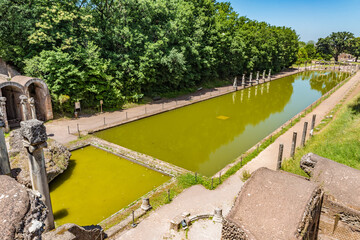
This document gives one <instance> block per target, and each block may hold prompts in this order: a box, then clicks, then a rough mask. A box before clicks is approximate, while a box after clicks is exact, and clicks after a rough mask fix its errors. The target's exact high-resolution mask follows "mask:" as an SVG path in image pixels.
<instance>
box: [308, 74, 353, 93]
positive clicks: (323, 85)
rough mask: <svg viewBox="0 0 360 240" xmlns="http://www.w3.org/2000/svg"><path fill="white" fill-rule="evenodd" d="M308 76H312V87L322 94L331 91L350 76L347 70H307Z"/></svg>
mask: <svg viewBox="0 0 360 240" xmlns="http://www.w3.org/2000/svg"><path fill="white" fill-rule="evenodd" d="M305 76H307V78H306V79H309V78H310V86H311V89H314V90H317V91H319V92H321V94H322V95H324V94H325V93H327V92H328V91H330V90H331V89H332V88H333V87H335V86H336V85H337V84H338V83H339V82H341V81H342V80H344V79H345V78H347V77H348V76H349V73H347V72H306V75H305Z"/></svg>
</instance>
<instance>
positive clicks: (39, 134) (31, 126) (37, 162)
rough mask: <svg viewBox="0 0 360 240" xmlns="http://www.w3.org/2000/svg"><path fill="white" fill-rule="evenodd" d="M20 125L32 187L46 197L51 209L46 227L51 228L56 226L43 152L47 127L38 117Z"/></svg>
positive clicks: (47, 204) (46, 202) (45, 144)
mask: <svg viewBox="0 0 360 240" xmlns="http://www.w3.org/2000/svg"><path fill="white" fill-rule="evenodd" d="M20 125H21V129H20V131H21V135H22V137H23V144H24V147H25V148H26V150H27V152H28V157H29V168H30V175H31V183H32V188H33V189H34V190H37V191H39V192H40V193H41V194H42V195H43V196H44V198H45V204H46V206H47V207H48V209H49V214H48V216H47V219H46V222H45V224H46V229H47V230H51V229H53V228H54V216H53V212H52V206H51V199H50V193H49V185H48V182H47V177H46V169H45V160H44V152H43V148H44V147H46V146H47V143H46V141H47V135H46V129H45V126H44V124H43V122H41V121H39V120H36V119H33V120H28V121H23V122H21V123H20Z"/></svg>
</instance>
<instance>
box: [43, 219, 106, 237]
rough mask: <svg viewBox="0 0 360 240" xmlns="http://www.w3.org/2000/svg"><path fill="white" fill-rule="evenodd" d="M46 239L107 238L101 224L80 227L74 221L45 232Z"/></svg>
mask: <svg viewBox="0 0 360 240" xmlns="http://www.w3.org/2000/svg"><path fill="white" fill-rule="evenodd" d="M43 239H44V240H89V239H99V240H100V239H105V233H104V231H103V229H102V228H101V227H100V226H99V225H91V226H85V227H80V226H78V225H76V224H73V223H67V224H64V225H61V226H60V227H58V228H56V229H55V230H53V231H51V232H48V233H45V234H43Z"/></svg>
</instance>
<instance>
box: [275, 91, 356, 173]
mask: <svg viewBox="0 0 360 240" xmlns="http://www.w3.org/2000/svg"><path fill="white" fill-rule="evenodd" d="M334 112H335V113H336V118H335V119H334V120H330V118H327V119H325V121H323V122H322V123H321V124H320V126H323V127H324V129H323V130H322V131H320V132H319V133H318V134H316V135H315V136H314V137H313V138H312V139H310V140H309V141H308V142H307V144H306V146H305V147H304V148H301V149H300V148H298V149H297V152H296V154H295V156H294V159H288V160H285V161H284V163H283V166H282V169H283V170H285V171H288V172H292V173H295V174H298V175H302V176H307V175H306V173H305V172H304V171H303V170H302V169H301V168H300V159H301V157H302V156H303V155H305V154H307V153H309V152H313V153H315V154H318V155H320V156H323V157H326V158H329V159H332V160H334V161H336V162H339V163H341V164H345V165H348V166H350V167H353V168H356V169H360V94H359V95H357V96H356V97H355V98H354V99H352V100H351V101H350V102H349V103H347V104H345V105H342V104H339V105H338V106H337V107H335V109H334ZM326 123H328V124H327V125H326Z"/></svg>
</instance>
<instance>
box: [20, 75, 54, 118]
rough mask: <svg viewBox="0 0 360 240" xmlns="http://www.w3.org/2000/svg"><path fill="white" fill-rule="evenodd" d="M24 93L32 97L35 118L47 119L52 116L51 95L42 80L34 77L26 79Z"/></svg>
mask: <svg viewBox="0 0 360 240" xmlns="http://www.w3.org/2000/svg"><path fill="white" fill-rule="evenodd" d="M25 93H26V95H27V96H28V97H29V98H31V97H32V98H34V102H35V110H36V118H37V119H39V120H42V121H47V120H50V119H52V118H53V112H52V106H51V97H50V93H49V89H48V88H47V86H46V84H45V82H44V81H42V80H40V79H35V78H34V79H31V80H29V81H27V82H26V84H25Z"/></svg>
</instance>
